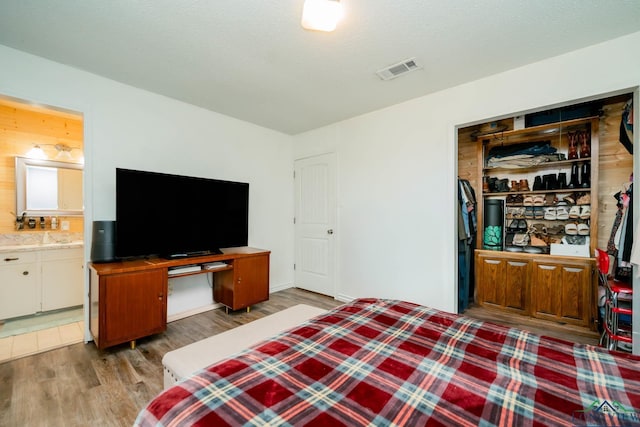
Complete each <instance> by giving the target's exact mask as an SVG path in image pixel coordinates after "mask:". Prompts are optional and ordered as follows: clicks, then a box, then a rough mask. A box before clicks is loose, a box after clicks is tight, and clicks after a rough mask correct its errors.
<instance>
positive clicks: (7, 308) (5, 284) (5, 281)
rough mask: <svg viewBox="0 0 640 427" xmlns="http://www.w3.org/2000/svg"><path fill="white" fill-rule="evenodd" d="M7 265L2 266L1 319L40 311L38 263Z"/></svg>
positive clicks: (0, 287) (0, 272) (0, 274)
mask: <svg viewBox="0 0 640 427" xmlns="http://www.w3.org/2000/svg"><path fill="white" fill-rule="evenodd" d="M10 258H11V257H6V258H5V259H10ZM5 264H7V265H2V266H0V319H9V318H11V317H18V316H26V315H29V314H34V313H36V312H38V311H40V295H39V294H38V276H37V271H36V263H35V262H33V263H27V264H8V262H7V263H5Z"/></svg>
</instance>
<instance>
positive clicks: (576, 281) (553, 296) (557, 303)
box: [532, 261, 593, 326]
mask: <svg viewBox="0 0 640 427" xmlns="http://www.w3.org/2000/svg"><path fill="white" fill-rule="evenodd" d="M533 276H534V284H535V285H534V287H533V288H532V299H533V315H534V316H536V317H539V318H545V319H548V320H555V321H561V322H564V323H571V324H574V325H581V326H590V323H591V316H592V307H591V302H592V298H591V295H592V289H591V288H592V283H593V275H592V266H591V262H589V261H585V262H583V263H581V262H577V261H576V262H572V263H567V262H562V263H561V262H553V261H551V262H545V261H536V262H535V263H534V274H533Z"/></svg>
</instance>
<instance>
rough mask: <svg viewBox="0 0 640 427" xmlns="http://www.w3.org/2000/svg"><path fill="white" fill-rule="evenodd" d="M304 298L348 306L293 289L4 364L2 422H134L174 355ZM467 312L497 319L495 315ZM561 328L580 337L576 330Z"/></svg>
mask: <svg viewBox="0 0 640 427" xmlns="http://www.w3.org/2000/svg"><path fill="white" fill-rule="evenodd" d="M301 303H304V304H309V305H314V306H316V307H321V308H327V309H330V308H333V307H335V306H338V305H340V304H341V303H340V302H338V301H335V300H334V299H333V298H330V297H327V296H323V295H319V294H314V293H311V292H307V291H304V290H300V289H296V288H292V289H287V290H284V291H280V292H276V293H273V294H271V295H270V299H269V301H266V302H264V303H261V304H257V305H255V306H254V307H252V310H251V311H250V312H249V313H247V312H245V311H238V312H233V313H230V314H228V315H227V314H225V311H224V309H218V310H213V311H208V312H205V313H202V314H198V315H195V316H191V317H188V318H186V319H181V320H178V321H175V322H171V323H169V325H168V327H167V331H166V332H164V333H162V334H159V335H155V336H153V337H149V338H145V339H141V340H139V341H138V345H137V347H136V349H134V350H131V349H130V348H129V346H128V344H123V345H121V346H117V347H113V348H111V349H107V350H105V351H99V350H97V349H96V347H95V345H93V343H89V344H83V343H79V344H74V345H70V346H68V347H64V348H59V349H56V350H52V351H48V352H46V353H41V354H36V355H33V356H28V357H24V358H21V359H17V360H11V361H8V362H5V363H0V426H34V427H35V426H131V425H132V424H133V421H134V420H135V417H136V415H137V414H138V411H139V410H140V409H141V408H142V407H143V406H144V405H145V404H146V403H147V402H148V401H149V400H151V399H152V398H153V397H154V396H155V395H156V394H158V393H159V392H160V391H161V390H162V387H163V385H162V383H163V374H162V363H161V361H162V357H163V356H164V354H165V353H166V352H168V351H171V350H174V349H176V348H179V347H182V346H184V345H187V344H190V343H192V342H194V341H197V340H200V339H203V338H206V337H209V336H211V335H214V334H217V333H220V332H223V331H225V330H227V329H230V328H233V327H236V326H239V325H241V324H244V323H247V322H250V321H252V320H256V319H258V318H261V317H264V316H266V315H269V314H272V313H275V312H277V311H280V310H283V309H285V308H287V307H291V306H293V305H296V304H301ZM467 314H470V315H474V314H475V315H476V316H477V317H479V318H481V317H484V319H483V320H495V319H491V316H490V315H491V313H489V314H487V313H484V314H482V313H481V312H480V311H475V312H474V311H473V310H471V311H470V312H469V313H467ZM472 317H473V316H472ZM511 323H514V322H513V321H511ZM516 323H517V322H516ZM509 326H519V325H517V324H516V325H509ZM559 333H560V335H561V337H562V338H564V339H568V340H574V339H575V341H579V340H580V336H579V335H575V334H573V333H572V332H571V331H560V332H559Z"/></svg>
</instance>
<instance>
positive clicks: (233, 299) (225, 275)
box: [89, 247, 271, 349]
mask: <svg viewBox="0 0 640 427" xmlns="http://www.w3.org/2000/svg"><path fill="white" fill-rule="evenodd" d="M221 251H222V254H219V255H205V256H198V257H190V258H180V259H172V260H169V259H164V258H149V259H138V260H132V261H117V262H109V263H90V264H89V269H90V285H89V301H90V304H89V323H90V325H89V328H90V330H91V335H92V336H93V339H94V341H95V343H96V346H97V347H98V348H99V349H103V348H106V347H111V346H113V345H116V344H121V343H124V342H130V343H131V347H132V348H134V347H135V340H136V339H138V338H142V337H145V336H148V335H153V334H157V333H160V332H163V331H165V330H166V329H167V295H168V294H167V290H168V281H169V277H171V278H176V277H185V276H192V275H195V274H205V273H211V274H212V276H213V282H214V286H213V300H214V301H216V302H219V303H221V304H223V305H224V306H225V307H226V309H227V312H228V311H229V309H232V310H239V309H241V308H246V309H247V311H248V310H249V308H250V306H251V305H252V304H257V303H259V302H262V301H266V300H268V299H269V255H270V253H271V252H270V251H266V250H263V249H256V248H250V247H238V248H225V249H221ZM212 263H216V264H214V265H213V266H212V265H211V264H212ZM218 263H222V264H224V265H220V264H218ZM185 266H194V268H192V269H184V268H183V267H185ZM207 266H210V267H211V268H206V267H207ZM181 267H182V268H181ZM197 267H200V268H199V269H198V268H197ZM190 270H192V271H190Z"/></svg>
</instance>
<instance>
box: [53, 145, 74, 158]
mask: <svg viewBox="0 0 640 427" xmlns="http://www.w3.org/2000/svg"><path fill="white" fill-rule="evenodd" d="M55 149H56V150H57V151H58V154H57V155H56V159H59V160H72V157H71V150H73V148H71V147H69V146H68V145H65V144H56V145H55Z"/></svg>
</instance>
